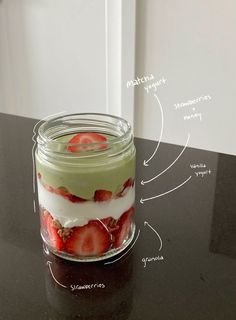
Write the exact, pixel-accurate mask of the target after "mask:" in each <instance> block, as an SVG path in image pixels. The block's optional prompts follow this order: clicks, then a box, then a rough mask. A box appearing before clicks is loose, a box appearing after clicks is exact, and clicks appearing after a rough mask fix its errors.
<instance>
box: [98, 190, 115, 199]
mask: <svg viewBox="0 0 236 320" xmlns="http://www.w3.org/2000/svg"><path fill="white" fill-rule="evenodd" d="M111 197H112V192H111V191H107V190H96V191H95V193H94V201H107V200H110V199H111Z"/></svg>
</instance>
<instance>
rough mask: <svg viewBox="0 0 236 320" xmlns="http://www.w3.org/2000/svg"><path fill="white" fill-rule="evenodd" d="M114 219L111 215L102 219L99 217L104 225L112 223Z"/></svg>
mask: <svg viewBox="0 0 236 320" xmlns="http://www.w3.org/2000/svg"><path fill="white" fill-rule="evenodd" d="M113 220H114V219H113V218H112V217H108V218H104V219H101V222H102V223H103V224H105V226H107V227H108V226H110V224H111V223H112V221H113Z"/></svg>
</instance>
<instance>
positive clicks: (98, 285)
mask: <svg viewBox="0 0 236 320" xmlns="http://www.w3.org/2000/svg"><path fill="white" fill-rule="evenodd" d="M105 287H106V286H105V284H104V283H91V284H84V285H79V284H71V285H70V289H71V291H75V290H91V289H97V288H99V289H104V288H105Z"/></svg>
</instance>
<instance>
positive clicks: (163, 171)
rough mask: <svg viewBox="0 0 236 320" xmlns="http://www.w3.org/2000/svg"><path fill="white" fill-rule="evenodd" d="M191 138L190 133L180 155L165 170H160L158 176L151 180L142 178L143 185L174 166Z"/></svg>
mask: <svg viewBox="0 0 236 320" xmlns="http://www.w3.org/2000/svg"><path fill="white" fill-rule="evenodd" d="M189 139H190V133H189V134H188V139H187V141H186V144H185V146H184V148H183V150H182V151H181V152H180V154H179V155H178V157H177V158H176V159H175V160H174V161H173V162H172V163H171V164H170V165H169V166H168V167H167V168H166V169H165V170H163V171H162V172H160V173H159V174H158V175H156V176H155V177H153V178H152V179H149V180H146V181H143V180H142V181H141V185H143V186H144V185H145V184H146V183H149V182H151V181H153V180H155V179H156V178H158V177H160V176H161V175H162V174H163V173H165V172H166V171H167V170H169V169H170V168H171V167H172V166H173V164H175V162H176V161H177V160H178V159H179V158H180V157H181V155H182V154H183V153H184V151H185V149H186V148H187V145H188V142H189Z"/></svg>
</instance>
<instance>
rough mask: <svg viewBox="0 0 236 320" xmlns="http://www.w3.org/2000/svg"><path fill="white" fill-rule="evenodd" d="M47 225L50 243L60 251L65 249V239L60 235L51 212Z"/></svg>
mask: <svg viewBox="0 0 236 320" xmlns="http://www.w3.org/2000/svg"><path fill="white" fill-rule="evenodd" d="M46 226H47V232H48V237H49V243H50V245H51V246H52V247H53V248H54V249H56V250H59V251H61V250H63V249H64V243H63V240H62V238H61V237H60V236H59V234H58V229H57V228H56V227H55V224H54V222H53V218H52V216H51V215H50V214H49V215H48V216H47V221H46Z"/></svg>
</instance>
